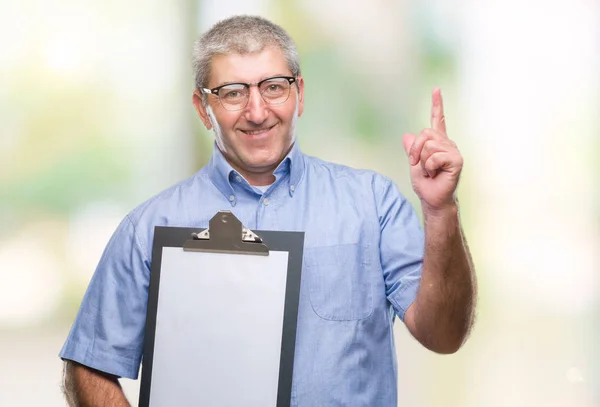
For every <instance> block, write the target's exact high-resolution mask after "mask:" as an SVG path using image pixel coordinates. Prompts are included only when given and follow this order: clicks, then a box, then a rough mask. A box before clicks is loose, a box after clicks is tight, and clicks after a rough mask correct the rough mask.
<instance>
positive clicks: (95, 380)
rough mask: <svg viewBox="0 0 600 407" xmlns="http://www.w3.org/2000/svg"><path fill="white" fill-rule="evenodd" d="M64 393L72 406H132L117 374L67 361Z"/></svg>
mask: <svg viewBox="0 0 600 407" xmlns="http://www.w3.org/2000/svg"><path fill="white" fill-rule="evenodd" d="M62 387H63V393H64V395H65V398H66V400H67V403H68V405H69V406H70V407H131V404H129V402H128V401H127V399H126V398H125V394H124V393H123V389H122V388H121V385H120V384H119V380H118V379H117V377H116V376H112V375H109V374H107V373H104V372H100V371H98V370H94V369H91V368H89V367H87V366H84V365H81V364H79V363H76V362H73V361H70V360H69V361H65V365H64V375H63V386H62Z"/></svg>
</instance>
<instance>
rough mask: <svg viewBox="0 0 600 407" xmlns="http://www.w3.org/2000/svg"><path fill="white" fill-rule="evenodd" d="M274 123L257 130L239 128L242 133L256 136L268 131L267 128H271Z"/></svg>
mask: <svg viewBox="0 0 600 407" xmlns="http://www.w3.org/2000/svg"><path fill="white" fill-rule="evenodd" d="M275 126H276V125H275V124H274V125H273V126H271V127H264V128H262V129H257V130H241V131H242V132H243V133H245V134H247V135H249V136H256V135H258V134H263V133H266V132H268V131H269V130H271V129H272V128H273V127H275Z"/></svg>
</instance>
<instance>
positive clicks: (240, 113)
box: [193, 47, 304, 185]
mask: <svg viewBox="0 0 600 407" xmlns="http://www.w3.org/2000/svg"><path fill="white" fill-rule="evenodd" d="M211 72H212V74H211V77H210V81H209V85H208V86H207V87H208V88H210V89H212V88H215V87H217V86H220V85H223V84H225V83H231V82H243V83H256V82H259V81H261V80H262V79H266V78H269V77H272V76H280V75H283V76H291V75H292V73H291V72H290V70H289V69H288V67H287V62H286V60H285V57H284V56H283V53H282V52H281V51H280V50H279V49H277V48H273V47H269V48H265V49H264V50H263V51H261V52H259V53H254V54H245V55H240V54H229V55H218V56H216V57H214V58H213V59H212V61H211ZM297 83H298V86H296V84H295V83H294V84H292V86H291V89H290V96H289V98H288V99H287V101H285V102H284V103H282V104H279V105H269V104H267V103H265V101H264V100H263V98H262V96H261V95H260V92H259V90H258V88H257V87H256V86H251V87H250V97H249V100H248V104H247V105H246V107H245V108H243V109H241V110H237V111H229V110H226V109H224V108H223V106H222V105H221V103H220V102H219V99H218V97H217V96H216V95H208V96H207V106H204V105H203V103H202V96H201V94H200V92H199V91H196V92H194V98H193V102H194V106H195V107H196V110H197V112H198V115H199V116H200V118H201V119H202V122H203V123H204V125H205V126H206V128H207V129H209V130H210V129H212V130H213V131H214V132H215V137H216V141H217V145H218V147H219V149H220V150H221V152H222V153H223V155H224V156H225V158H226V159H227V161H229V163H230V164H231V165H232V167H234V168H235V169H236V170H238V171H239V172H240V173H241V174H242V175H243V176H244V177H245V178H246V179H247V180H248V181H249V182H250V183H251V184H253V185H265V184H266V183H270V182H272V181H273V170H274V169H275V168H276V167H277V165H278V164H279V163H280V162H281V160H282V159H283V158H284V157H285V155H286V154H287V153H288V151H289V149H290V148H291V146H292V144H293V143H294V138H295V124H296V119H297V118H298V117H299V116H301V115H302V111H303V107H304V81H303V80H302V78H300V77H299V78H298V81H297Z"/></svg>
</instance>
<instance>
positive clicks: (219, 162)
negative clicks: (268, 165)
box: [207, 142, 304, 206]
mask: <svg viewBox="0 0 600 407" xmlns="http://www.w3.org/2000/svg"><path fill="white" fill-rule="evenodd" d="M207 169H208V176H209V177H210V179H211V181H212V182H213V184H214V185H215V186H216V187H217V189H218V190H219V191H220V192H221V193H222V194H223V196H224V197H225V198H226V199H227V200H229V202H231V204H232V206H235V201H236V198H235V194H234V190H233V186H232V185H231V180H232V179H233V177H235V176H237V175H239V174H238V172H237V171H236V170H235V169H234V168H233V167H232V166H231V164H229V163H228V162H227V160H226V159H225V157H224V156H223V153H221V150H219V148H218V147H217V144H216V143H214V146H213V153H212V156H211V158H210V161H209V163H208V165H207ZM273 174H275V176H276V177H277V179H280V178H282V177H284V176H285V175H287V174H289V175H290V176H289V185H288V186H287V187H288V190H289V193H290V196H294V192H295V191H296V189H297V187H298V183H299V182H300V181H301V180H302V176H303V175H304V154H303V153H302V152H301V151H300V147H299V146H298V142H294V145H293V146H292V148H291V150H290V151H289V153H288V154H287V155H286V156H285V158H284V159H283V160H282V161H281V163H279V165H278V166H277V168H276V169H275V171H273Z"/></svg>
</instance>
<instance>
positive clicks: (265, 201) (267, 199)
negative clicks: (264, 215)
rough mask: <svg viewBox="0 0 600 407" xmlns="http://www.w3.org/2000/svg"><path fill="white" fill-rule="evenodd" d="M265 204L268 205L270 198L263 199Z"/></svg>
mask: <svg viewBox="0 0 600 407" xmlns="http://www.w3.org/2000/svg"><path fill="white" fill-rule="evenodd" d="M263 204H264V205H265V206H267V205H268V204H269V198H265V199H263Z"/></svg>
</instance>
